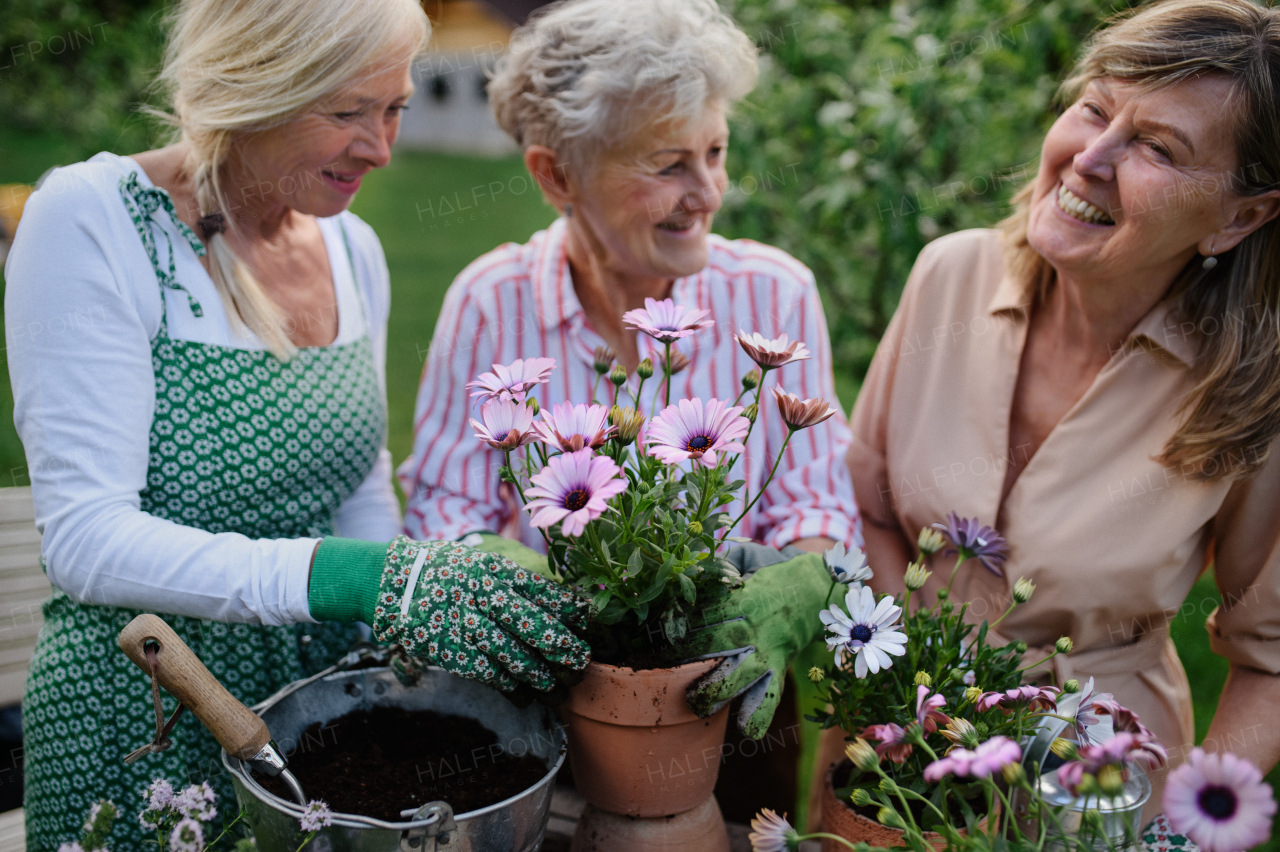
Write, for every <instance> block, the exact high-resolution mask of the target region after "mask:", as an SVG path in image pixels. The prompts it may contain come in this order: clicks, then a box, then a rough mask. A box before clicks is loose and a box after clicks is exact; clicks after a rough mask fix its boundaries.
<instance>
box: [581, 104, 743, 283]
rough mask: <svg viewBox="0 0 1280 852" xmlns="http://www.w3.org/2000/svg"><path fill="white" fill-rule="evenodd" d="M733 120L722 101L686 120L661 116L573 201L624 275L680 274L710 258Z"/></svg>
mask: <svg viewBox="0 0 1280 852" xmlns="http://www.w3.org/2000/svg"><path fill="white" fill-rule="evenodd" d="M728 144H729V127H728V124H727V123H726V121H725V108H724V106H723V105H722V104H718V103H713V104H709V105H708V106H707V108H706V110H705V111H703V113H702V114H701V115H700V116H699V117H698V118H696V119H694V120H692V121H689V122H687V123H685V124H683V125H674V126H673V125H672V124H671V123H658V124H655V125H651V126H650V127H649V128H648V129H647V130H646V132H644V133H642V134H640V135H639V136H638V137H637V138H636V139H635V140H633V142H632V144H631V145H629V146H628V147H627V148H626V149H625V150H622V151H617V152H613V153H611V154H610V155H608V156H606V157H605V159H604V161H603V162H601V163H600V164H599V166H598V167H597V168H596V170H595V171H594V173H593V174H592V175H591V177H590V179H589V180H588V181H587V182H586V185H585V186H583V187H581V188H580V189H579V191H578V192H577V193H575V195H576V197H575V198H574V200H573V202H572V203H573V215H574V217H581V221H582V222H583V223H585V225H586V227H588V228H589V229H590V231H591V235H592V237H594V239H595V240H596V241H598V243H599V244H600V246H601V247H602V248H603V249H604V253H605V257H606V260H605V265H606V266H607V267H609V268H610V269H612V270H613V271H615V272H619V273H622V274H625V275H631V276H640V277H655V278H680V277H683V276H685V275H693V274H694V273H696V272H698V271H700V270H701V269H702V268H703V267H704V266H706V265H707V235H708V234H710V233H711V223H712V220H713V219H714V218H715V214H716V211H717V210H719V209H720V202H721V199H722V197H723V196H724V192H725V189H726V187H727V186H728V183H729V177H728V175H727V174H726V173H725V167H724V157H725V148H726V147H727V146H728Z"/></svg>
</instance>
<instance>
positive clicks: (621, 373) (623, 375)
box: [609, 364, 627, 387]
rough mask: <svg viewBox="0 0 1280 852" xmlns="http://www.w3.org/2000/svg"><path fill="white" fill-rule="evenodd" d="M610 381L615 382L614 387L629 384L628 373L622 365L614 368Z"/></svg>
mask: <svg viewBox="0 0 1280 852" xmlns="http://www.w3.org/2000/svg"><path fill="white" fill-rule="evenodd" d="M609 381H611V382H613V384H614V387H621V386H622V385H624V384H626V383H627V371H626V369H624V368H623V366H622V365H621V364H619V365H618V366H616V367H614V368H613V372H612V373H610V374H609Z"/></svg>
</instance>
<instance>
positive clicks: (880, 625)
mask: <svg viewBox="0 0 1280 852" xmlns="http://www.w3.org/2000/svg"><path fill="white" fill-rule="evenodd" d="M844 605H845V608H846V609H847V610H848V611H849V613H848V615H846V614H845V613H843V612H841V611H840V607H839V606H838V605H833V606H831V607H830V608H829V609H824V610H823V611H822V612H820V613H818V618H820V619H821V620H822V623H823V624H825V625H826V626H827V631H828V633H829V635H828V636H827V650H829V651H835V652H836V665H838V666H840V665H844V655H845V654H853V655H854V658H855V659H854V665H853V671H854V674H856V675H857V676H858V677H866V676H867V672H868V671H870V672H872V673H876V672H879V671H880V670H881V669H887V668H889V667H890V666H892V665H893V661H892V660H891V659H889V657H890V655H892V656H895V657H901V656H902V655H903V654H905V653H906V652H907V649H906V647H905V646H906V644H907V636H906V634H905V633H902V632H901V631H899V630H898V629H897V628H899V627H901V626H902V625H901V624H895V623H894V622H895V621H896V620H897V618H898V615H899V614H900V613H901V612H902V608H901V607H898V606H895V605H894V603H893V598H892V597H891V596H889V595H885V596H884V597H883V598H881V599H880V601H879V602H878V603H877V602H876V598H875V595H874V594H872V593H871V589H869V588H867V587H866V586H861V585H860V586H851V587H850V588H849V592H848V594H846V595H845V598H844Z"/></svg>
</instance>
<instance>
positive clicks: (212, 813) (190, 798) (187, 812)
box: [173, 781, 218, 822]
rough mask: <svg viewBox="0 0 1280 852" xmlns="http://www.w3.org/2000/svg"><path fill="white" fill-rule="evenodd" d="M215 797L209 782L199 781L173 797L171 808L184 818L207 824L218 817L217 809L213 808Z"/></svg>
mask: <svg viewBox="0 0 1280 852" xmlns="http://www.w3.org/2000/svg"><path fill="white" fill-rule="evenodd" d="M217 797H218V796H217V794H216V793H214V792H213V788H212V787H210V786H209V782H207V781H201V782H200V783H199V784H192V785H191V786H190V787H188V788H186V789H185V790H183V791H182V792H181V793H179V794H178V795H176V796H174V797H173V807H174V808H176V809H177V810H178V812H179V813H181V814H182V815H183V816H184V817H189V818H191V819H198V820H201V821H204V822H208V821H209V820H211V819H213V818H214V817H216V816H217V815H218V811H217V809H215V808H214V806H213V802H214V800H215V799H217Z"/></svg>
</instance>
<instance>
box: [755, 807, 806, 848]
mask: <svg viewBox="0 0 1280 852" xmlns="http://www.w3.org/2000/svg"><path fill="white" fill-rule="evenodd" d="M747 839H748V840H750V841H751V849H752V850H753V852H786V850H788V849H794V848H796V845H797V844H798V843H799V842H800V832H798V831H796V830H795V828H793V827H792V825H791V823H789V822H787V817H786V815H785V814H784V815H782V816H778V814H777V812H775V811H772V810H770V809H769V808H765V809H764V810H762V811H760V813H758V814H756V817H755V819H753V820H751V833H750V834H749V835H747Z"/></svg>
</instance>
